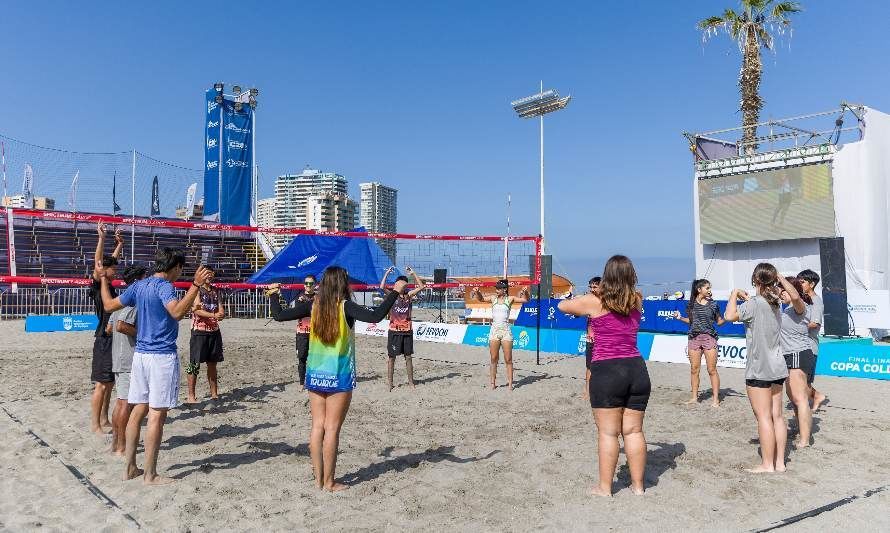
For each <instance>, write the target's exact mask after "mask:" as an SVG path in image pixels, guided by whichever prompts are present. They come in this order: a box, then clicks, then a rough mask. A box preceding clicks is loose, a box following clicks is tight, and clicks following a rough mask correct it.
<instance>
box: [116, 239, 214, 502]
mask: <svg viewBox="0 0 890 533" xmlns="http://www.w3.org/2000/svg"><path fill="white" fill-rule="evenodd" d="M184 266H185V254H183V252H182V250H179V249H175V248H162V249H160V250H158V252H157V254H156V255H155V275H153V276H150V277H147V278H145V279H142V280H139V281H137V282H136V283H134V284H132V285H130V286H129V287H127V290H126V291H124V293H123V294H121V295H120V296H118V297H117V298H115V297H114V296H112V294H111V290H110V283H109V280H108V278H104V277H103V278H102V303H103V305H104V307H105V310H106V311H108V312H109V313H111V312H114V311H117V310H118V309H122V308H123V307H125V306H129V307H133V306H135V307H136V316H138V317H139V320H137V321H136V351H135V352H134V353H133V370H132V372H131V374H130V391H129V396H128V397H127V401H128V402H129V403H130V404H133V410H132V412H131V413H130V419H129V420H128V421H127V430H126V435H127V448H126V461H127V465H126V467H125V470H124V479H125V480H127V479H133V478H136V477H138V476H142V482H143V483H144V484H146V485H162V484H165V483H171V482H173V479H172V478H167V477H161V476H159V475H158V470H157V464H158V450H159V449H160V447H161V441H162V440H163V435H164V421H165V420H166V419H167V410H168V409H170V408H171V407H176V406H177V405H178V403H179V356H178V355H177V353H176V338H177V336H178V335H179V321H180V320H182V318H183V317H184V316H185V315H186V313H188V311H189V309H191V307H192V303H194V301H195V298H196V297H197V296H198V291H199V288H200V287H201V286H202V285H204V284H205V283H207V279H208V278H209V276H210V272H209V271H208V270H207V269H205V268H204V267H199V268H198V269H197V271H196V272H195V278H194V281H192V286H191V287H189V290H188V291H187V292H186V293H185V296H184V297H183V298H182V299H181V300H177V299H176V290H175V289H174V288H173V282H174V281H176V279H177V278H179V276H180V275H182V269H183V267H184ZM146 416H147V417H148V425H147V427H146V430H145V443H144V445H145V469H144V470H142V469H139V468H138V467H137V466H136V447H137V446H138V445H139V429H140V427H141V426H142V421H143V420H145V418H146Z"/></svg>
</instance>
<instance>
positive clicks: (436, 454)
mask: <svg viewBox="0 0 890 533" xmlns="http://www.w3.org/2000/svg"><path fill="white" fill-rule="evenodd" d="M392 451H393V448H385V449H384V450H383V451H382V452H380V456H381V457H387V459H385V460H383V461H380V462H379V463H372V464H370V465H368V466H366V467H364V468H360V469H359V470H356V471H355V472H352V473H349V474H346V475H345V476H343V477H342V478H341V479H340V482H341V483H343V484H344V485H357V484H359V483H362V482H364V481H371V480H372V479H377V478H378V477H380V476H382V475H384V474H388V473H389V472H402V471H405V470H407V469H409V468H417V467H419V466H420V465H421V464H422V463H441V462H443V461H446V462H449V463H459V464H465V463H473V462H476V461H484V460H486V459H490V458H492V457H494V456H495V455H497V454H498V453H500V452H501V450H493V451H491V452H489V453H487V454H486V455H483V456H482V457H458V456H456V455H454V454H453V453H452V452H454V446H439V447H438V448H430V449H428V450H426V451H423V452H420V453H409V454H407V455H401V456H399V457H390V455H391V454H392Z"/></svg>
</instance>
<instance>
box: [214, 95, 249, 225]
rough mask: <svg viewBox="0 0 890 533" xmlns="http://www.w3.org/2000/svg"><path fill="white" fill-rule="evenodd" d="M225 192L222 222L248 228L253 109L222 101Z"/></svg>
mask: <svg viewBox="0 0 890 533" xmlns="http://www.w3.org/2000/svg"><path fill="white" fill-rule="evenodd" d="M222 113H223V118H222V120H223V146H222V149H221V151H222V158H221V161H222V163H221V164H222V190H221V191H220V198H221V202H222V203H221V205H220V209H219V221H220V222H222V223H223V224H237V225H249V224H250V212H251V198H252V197H253V194H252V193H253V168H252V167H253V109H252V108H251V107H250V106H248V105H243V106H241V110H240V111H236V110H235V105H234V103H233V102H230V101H228V100H225V101H223V104H222Z"/></svg>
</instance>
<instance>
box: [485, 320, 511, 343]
mask: <svg viewBox="0 0 890 533" xmlns="http://www.w3.org/2000/svg"><path fill="white" fill-rule="evenodd" d="M497 341H510V342H513V330H512V329H510V324H494V325H492V326H491V330H489V332H488V342H497Z"/></svg>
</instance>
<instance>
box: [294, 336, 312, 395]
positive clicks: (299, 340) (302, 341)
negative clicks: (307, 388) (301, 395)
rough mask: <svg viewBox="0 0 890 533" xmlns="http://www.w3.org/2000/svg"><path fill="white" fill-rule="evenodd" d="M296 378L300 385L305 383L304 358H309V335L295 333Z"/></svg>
mask: <svg viewBox="0 0 890 533" xmlns="http://www.w3.org/2000/svg"><path fill="white" fill-rule="evenodd" d="M296 346H297V378H298V379H299V380H300V385H303V382H305V381H306V358H307V357H309V334H308V333H297V337H296Z"/></svg>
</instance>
